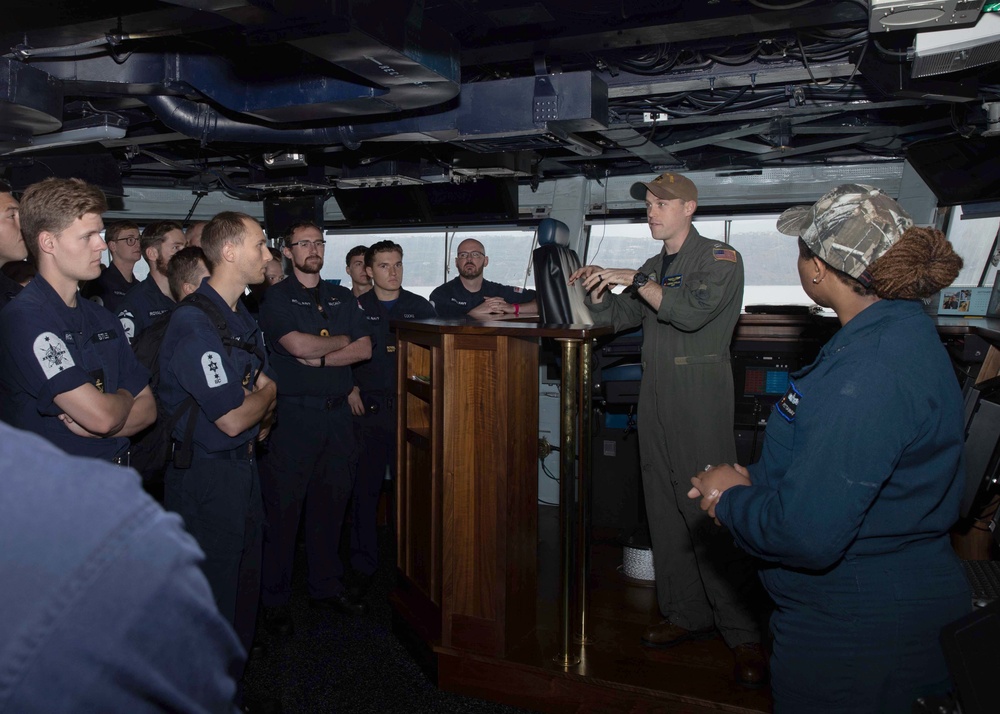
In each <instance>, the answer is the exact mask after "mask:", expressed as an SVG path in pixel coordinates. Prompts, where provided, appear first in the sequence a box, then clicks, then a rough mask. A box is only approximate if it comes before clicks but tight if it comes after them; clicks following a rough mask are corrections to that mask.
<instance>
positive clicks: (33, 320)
mask: <svg viewBox="0 0 1000 714" xmlns="http://www.w3.org/2000/svg"><path fill="white" fill-rule="evenodd" d="M87 383H90V384H93V385H94V386H95V387H96V388H97V389H98V390H99V391H101V392H104V393H106V394H113V393H115V392H117V391H118V390H119V389H124V390H126V391H127V392H129V393H130V394H131V395H132V396H133V397H134V396H138V394H139V393H140V392H141V391H142V390H143V389H145V387H146V385H148V384H149V371H148V370H147V369H146V368H145V367H143V366H142V365H141V364H139V362H138V360H136V358H135V355H134V354H132V349H131V347H129V344H128V340H127V339H125V335H124V333H123V331H122V326H121V324H120V323H119V322H118V321H117V320H116V319H115V316H114V315H112V314H111V313H110V312H108V311H107V310H105V309H104V308H103V307H101V306H100V305H98V304H96V303H93V302H90V301H89V300H84V299H83V298H82V297H80V296H79V295H78V296H77V304H76V307H69V306H68V305H66V303H65V302H64V301H63V299H62V297H60V296H59V295H58V294H57V293H56V291H55V290H54V289H53V288H52V286H51V285H49V284H48V282H46V280H45V278H43V277H42V276H41V275H38V276H36V277H35V278H34V279H33V280H32V281H31V282H30V283H28V286H27V287H26V288H25V289H24V290H22V291H21V293H20V294H19V295H18V296H17V299H16V300H13V301H11V302H10V304H9V305H7V307H5V308H4V309H3V310H2V311H0V410H2V411H0V413H2V415H3V419H4V421H6V422H7V423H9V424H11V425H12V426H16V427H18V428H20V429H26V430H28V431H33V432H35V433H36V434H40V435H41V436H43V437H45V438H46V439H48V440H49V441H51V442H52V443H53V444H55V445H56V446H58V447H59V448H60V449H62V450H63V451H66V452H67V453H70V454H75V455H77V456H92V457H94V458H98V459H104V460H106V461H111V460H112V459H115V458H116V457H120V456H121V455H123V454H124V453H125V452H126V451H127V450H128V444H129V440H128V438H127V437H124V436H112V437H108V438H103V439H95V438H88V437H83V436H77V435H76V434H74V433H73V432H71V431H70V430H69V428H68V427H67V426H66V425H65V424H64V423H63V422H62V421H61V420H60V419H59V415H60V414H61V413H62V410H61V409H60V408H59V407H58V406H57V405H56V403H55V401H54V399H55V398H56V397H57V396H58V395H60V394H63V393H64V392H70V391H72V390H74V389H76V388H77V387H80V386H81V385H83V384H87Z"/></svg>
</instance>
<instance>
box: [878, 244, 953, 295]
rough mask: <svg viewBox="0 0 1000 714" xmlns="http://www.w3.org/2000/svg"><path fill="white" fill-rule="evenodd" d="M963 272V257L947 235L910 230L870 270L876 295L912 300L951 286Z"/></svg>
mask: <svg viewBox="0 0 1000 714" xmlns="http://www.w3.org/2000/svg"><path fill="white" fill-rule="evenodd" d="M961 270H962V258H961V256H959V255H958V253H956V252H955V249H954V248H952V246H951V243H949V242H948V239H947V238H945V236H944V233H942V232H941V231H939V230H936V229H934V228H918V227H916V226H914V227H913V228H910V229H909V230H907V231H906V232H905V233H903V235H902V236H900V238H899V240H898V241H896V243H895V245H893V246H892V247H891V248H890V249H889V250H887V251H886V252H885V253H884V254H883V255H882V256H881V257H880V258H879V259H878V260H876V261H875V262H874V263H872V264H871V266H870V267H869V268H868V271H869V272H870V273H871V275H872V278H874V286H875V293H876V294H877V295H878V296H879V297H880V298H885V299H886V300H913V299H918V298H925V297H928V296H930V295H933V294H934V293H936V292H937V291H938V290H940V289H941V288H946V287H948V286H949V285H951V284H952V283H953V282H954V281H955V278H957V277H958V273H959V271H961Z"/></svg>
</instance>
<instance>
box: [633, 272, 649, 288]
mask: <svg viewBox="0 0 1000 714" xmlns="http://www.w3.org/2000/svg"><path fill="white" fill-rule="evenodd" d="M647 282H649V276H648V275H646V274H645V273H636V274H635V277H634V278H632V284H633V285H635V286H636V287H637V288H641V287H642V286H643V285H645V284H646V283H647Z"/></svg>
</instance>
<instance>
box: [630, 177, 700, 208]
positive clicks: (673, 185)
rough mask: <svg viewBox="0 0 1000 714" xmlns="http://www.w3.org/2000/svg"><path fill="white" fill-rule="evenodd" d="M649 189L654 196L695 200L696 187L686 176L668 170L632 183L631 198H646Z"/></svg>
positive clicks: (696, 197)
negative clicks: (654, 176)
mask: <svg viewBox="0 0 1000 714" xmlns="http://www.w3.org/2000/svg"><path fill="white" fill-rule="evenodd" d="M647 190H648V191H650V192H651V193H652V194H653V195H654V196H658V197H659V198H665V199H667V200H669V199H672V198H679V199H681V200H682V201H697V200H698V187H697V186H695V185H694V182H693V181H692V180H691V179H689V178H688V177H686V176H681V175H680V174H672V173H670V172H667V173H663V174H660V175H659V176H657V177H656V178H655V179H653V180H652V181H649V182H642V181H639V182H637V183H634V184H632V190H631V191H630V192H629V193H631V194H632V198H634V199H635V200H636V201H645V200H646V191H647Z"/></svg>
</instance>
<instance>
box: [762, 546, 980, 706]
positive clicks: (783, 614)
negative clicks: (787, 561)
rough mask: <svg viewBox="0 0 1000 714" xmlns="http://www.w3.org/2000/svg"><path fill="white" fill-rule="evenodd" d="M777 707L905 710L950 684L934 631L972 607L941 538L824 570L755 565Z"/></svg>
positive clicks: (963, 581)
mask: <svg viewBox="0 0 1000 714" xmlns="http://www.w3.org/2000/svg"><path fill="white" fill-rule="evenodd" d="M761 577H762V579H763V581H764V583H765V585H767V587H768V591H769V592H770V593H771V595H772V596H773V597H774V601H775V604H776V607H777V609H776V610H775V612H774V614H773V615H772V617H771V630H772V632H773V633H774V653H773V655H772V657H771V687H772V691H773V692H774V701H775V709H774V711H775V713H776V714H866V713H868V714H909V712H910V711H912V707H913V702H914V700H915V699H916V698H917V697H919V696H922V695H931V694H944V693H946V692H947V691H948V690H949V688H950V682H949V678H948V671H947V668H946V665H945V661H944V655H943V654H942V651H941V646H940V644H939V642H940V640H939V636H940V632H941V628H942V627H943V626H944V625H945V624H947V623H949V622H952V621H954V620H957V619H958V618H959V617H962V616H963V615H966V614H968V612H969V610H970V609H971V604H970V603H971V595H970V592H969V586H968V583H967V582H966V579H965V576H964V574H963V573H962V569H961V564H960V563H959V562H958V559H957V558H956V557H955V555H954V553H953V552H952V551H951V546H950V545H949V544H948V541H947V539H940V541H939V542H938V543H931V544H928V545H926V546H921V547H911V548H908V549H906V550H904V551H902V552H899V553H890V554H885V555H877V556H862V557H856V558H848V559H845V560H843V561H841V563H839V564H838V565H837V566H835V567H834V568H833V569H832V570H830V571H829V572H825V573H823V574H816V573H808V572H804V571H797V572H796V571H788V570H782V569H780V568H767V567H764V568H762V571H761Z"/></svg>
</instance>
